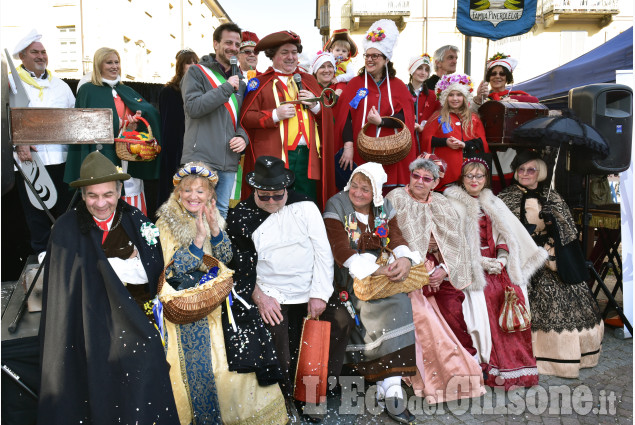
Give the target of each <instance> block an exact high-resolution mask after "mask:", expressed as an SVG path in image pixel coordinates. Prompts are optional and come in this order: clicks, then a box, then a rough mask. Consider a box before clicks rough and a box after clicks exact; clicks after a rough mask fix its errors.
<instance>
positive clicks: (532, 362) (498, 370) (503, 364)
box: [479, 214, 538, 391]
mask: <svg viewBox="0 0 635 425" xmlns="http://www.w3.org/2000/svg"><path fill="white" fill-rule="evenodd" d="M479 231H480V240H481V255H482V256H483V257H490V258H496V252H497V250H498V249H507V245H502V244H499V245H497V244H496V241H495V240H494V238H493V236H492V221H491V219H490V218H489V217H488V216H487V215H485V214H483V216H482V217H481V218H480V220H479ZM485 278H486V280H487V286H486V287H485V289H484V292H485V302H486V304H487V315H488V317H489V324H490V331H491V336H492V351H491V354H490V359H489V364H482V365H481V366H482V368H483V371H484V372H485V385H488V386H491V387H501V386H504V387H505V390H506V391H507V390H509V389H510V387H512V386H519V387H531V386H533V385H538V368H537V366H536V359H535V358H534V354H533V350H532V346H531V329H527V330H525V331H522V332H512V333H508V332H504V331H503V330H502V329H501V327H500V326H499V324H498V316H499V314H500V311H501V307H502V306H503V302H504V301H505V288H507V287H508V286H511V287H512V288H513V289H514V291H515V292H516V296H518V300H519V301H520V302H522V303H527V300H526V299H525V296H524V295H523V292H522V290H521V288H520V287H519V286H517V285H513V284H512V283H511V281H510V279H509V276H508V275H507V270H505V268H503V270H502V271H501V273H500V274H487V273H486V274H485Z"/></svg>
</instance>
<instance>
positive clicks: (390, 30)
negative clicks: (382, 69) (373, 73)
mask: <svg viewBox="0 0 635 425" xmlns="http://www.w3.org/2000/svg"><path fill="white" fill-rule="evenodd" d="M398 37H399V30H398V29H397V25H396V24H395V22H394V21H392V20H390V19H380V20H379V21H376V22H375V23H374V24H372V25H371V26H370V28H369V29H368V32H367V33H366V38H365V39H364V51H365V52H366V51H368V49H370V48H375V49H377V50H379V51H380V52H382V53H383V55H384V56H386V58H388V60H390V59H391V58H392V52H393V49H394V48H395V44H397V38H398Z"/></svg>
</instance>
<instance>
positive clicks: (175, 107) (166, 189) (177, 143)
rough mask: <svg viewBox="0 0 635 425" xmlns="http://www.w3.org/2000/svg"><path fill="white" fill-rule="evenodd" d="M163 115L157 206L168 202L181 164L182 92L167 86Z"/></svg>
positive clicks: (162, 98) (163, 93)
mask: <svg viewBox="0 0 635 425" xmlns="http://www.w3.org/2000/svg"><path fill="white" fill-rule="evenodd" d="M159 112H160V113H161V155H159V157H160V160H161V169H160V171H159V199H158V202H157V206H161V205H163V203H164V202H165V201H167V200H168V198H169V197H170V195H171V194H172V190H173V189H174V184H173V183H172V176H174V173H176V171H177V170H178V168H179V165H180V164H181V155H182V154H183V135H184V134H185V111H184V109H183V97H182V96H181V92H180V91H179V90H176V89H175V88H174V87H172V86H165V87H163V88H162V89H161V93H160V94H159Z"/></svg>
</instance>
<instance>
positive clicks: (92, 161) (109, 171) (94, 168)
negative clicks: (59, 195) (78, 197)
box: [70, 151, 130, 187]
mask: <svg viewBox="0 0 635 425" xmlns="http://www.w3.org/2000/svg"><path fill="white" fill-rule="evenodd" d="M129 178H130V174H127V173H124V172H123V171H121V168H119V167H117V166H115V164H113V163H112V161H110V160H109V159H108V158H106V157H105V156H104V155H103V154H102V153H101V152H99V151H95V152H91V153H89V154H88V155H87V156H86V158H85V159H84V162H82V166H81V168H80V169H79V179H78V180H75V181H74V182H71V183H70V186H71V187H84V186H92V185H94V184H100V183H106V182H114V181H117V180H120V181H123V180H128V179H129Z"/></svg>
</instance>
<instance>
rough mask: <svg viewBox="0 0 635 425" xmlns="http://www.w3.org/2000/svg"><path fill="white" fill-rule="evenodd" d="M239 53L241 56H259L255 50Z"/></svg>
mask: <svg viewBox="0 0 635 425" xmlns="http://www.w3.org/2000/svg"><path fill="white" fill-rule="evenodd" d="M239 53H240V54H241V55H246V56H256V55H258V54H257V53H256V51H255V50H243V51H241V52H239Z"/></svg>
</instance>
